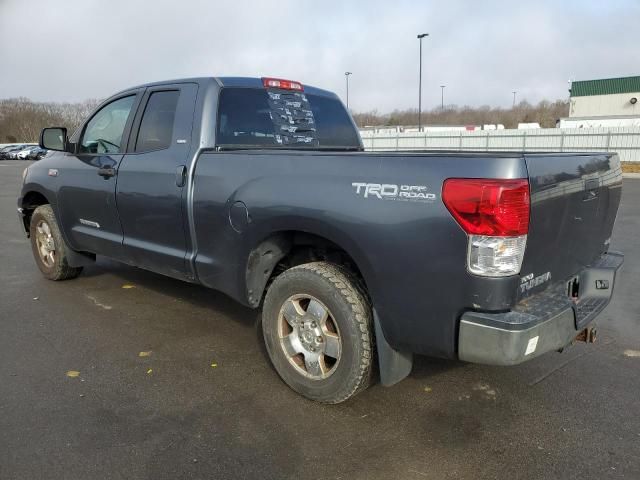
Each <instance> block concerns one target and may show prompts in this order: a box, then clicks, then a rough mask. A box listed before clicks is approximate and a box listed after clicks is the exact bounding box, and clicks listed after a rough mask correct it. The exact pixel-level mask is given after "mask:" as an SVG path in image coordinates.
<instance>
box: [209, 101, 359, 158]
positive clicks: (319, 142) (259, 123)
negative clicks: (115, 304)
mask: <svg viewBox="0 0 640 480" xmlns="http://www.w3.org/2000/svg"><path fill="white" fill-rule="evenodd" d="M217 144H218V146H221V147H225V146H228V147H235V148H243V147H246V148H250V147H254V148H255V147H258V148H311V149H322V148H335V149H342V148H346V149H360V139H359V137H358V133H357V131H356V128H355V127H354V125H353V123H352V121H351V118H350V117H349V114H348V113H347V111H346V110H345V108H344V106H343V105H342V103H340V101H339V100H338V99H336V98H331V97H325V96H322V95H314V94H306V93H301V92H291V91H285V90H278V89H263V88H259V89H258V88H224V89H223V90H222V92H221V93H220V106H219V108H218V132H217Z"/></svg>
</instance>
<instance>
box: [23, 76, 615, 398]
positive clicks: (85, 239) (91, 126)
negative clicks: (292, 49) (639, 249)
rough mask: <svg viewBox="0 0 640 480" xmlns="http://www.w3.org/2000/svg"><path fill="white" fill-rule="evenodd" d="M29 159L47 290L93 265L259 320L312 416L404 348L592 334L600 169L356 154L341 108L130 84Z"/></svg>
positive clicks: (315, 92) (512, 344)
mask: <svg viewBox="0 0 640 480" xmlns="http://www.w3.org/2000/svg"><path fill="white" fill-rule="evenodd" d="M40 144H41V146H42V147H43V148H47V149H51V150H57V152H56V153H55V154H52V155H51V156H49V157H47V158H46V159H43V160H41V161H40V162H37V163H35V164H33V165H31V166H30V167H28V168H27V169H26V170H25V173H24V177H23V178H24V181H23V186H22V190H21V194H20V198H19V199H18V210H19V214H20V219H21V221H22V224H23V226H24V229H25V232H26V234H27V236H30V238H31V246H32V251H33V255H34V258H35V263H36V265H37V266H38V268H39V269H40V271H41V272H42V274H43V275H44V276H45V277H46V278H48V279H51V280H64V279H69V278H73V277H76V276H78V275H79V274H80V272H81V270H82V267H83V266H84V265H89V264H91V263H92V262H93V260H94V259H95V255H96V254H99V255H105V256H108V257H111V258H114V259H116V260H119V261H122V262H125V263H127V264H130V265H136V266H138V267H141V268H144V269H147V270H151V271H154V272H157V273H160V274H163V275H168V276H170V277H174V278H179V279H182V280H185V281H187V282H191V283H197V284H201V285H204V286H206V287H209V288H213V289H217V290H220V291H222V292H224V293H226V294H227V295H229V296H231V297H232V298H234V299H236V300H237V301H239V302H241V303H243V304H244V305H247V306H249V307H252V308H261V309H262V315H261V328H262V333H263V337H264V341H265V344H266V349H267V352H268V354H269V357H270V359H271V361H272V363H273V365H274V367H275V369H276V371H277V372H278V374H279V375H280V376H281V377H282V379H283V380H284V382H286V383H287V384H288V385H289V386H290V387H291V388H292V389H294V390H295V391H297V392H298V393H300V394H302V395H304V396H305V397H307V398H310V399H313V400H317V401H320V402H327V403H338V402H342V401H344V400H346V399H348V398H350V397H351V396H353V395H355V394H356V393H358V392H360V391H362V390H363V389H365V388H366V387H367V385H368V384H369V382H370V381H371V378H372V369H373V367H374V363H377V364H378V367H379V369H380V379H381V381H382V383H383V384H384V385H390V384H393V383H395V382H397V381H399V380H401V379H402V378H404V377H405V376H406V375H407V374H408V373H409V372H410V370H411V366H412V358H413V354H423V355H431V356H435V357H444V358H452V359H460V360H464V361H467V362H475V363H483V364H492V365H514V364H517V363H521V362H524V361H527V360H530V359H532V358H535V357H537V356H539V355H541V354H543V353H545V352H550V351H556V350H559V349H563V348H564V347H566V346H567V345H568V344H570V343H571V342H573V341H574V339H578V338H583V339H589V340H591V339H593V330H592V329H591V322H592V320H593V319H594V318H595V317H596V316H597V315H598V314H599V313H600V312H601V311H602V309H604V307H605V306H606V305H607V304H608V302H609V300H610V298H611V294H612V291H613V286H614V280H615V274H616V271H617V270H618V268H619V267H620V265H621V264H622V261H623V256H622V255H621V254H619V253H615V252H609V243H610V238H611V232H612V229H613V224H614V220H615V217H616V212H617V210H618V205H619V202H620V197H621V191H622V188H621V187H622V173H621V168H620V161H619V159H618V156H617V155H616V154H615V153H584V152H581V153H544V154H530V153H506V152H478V153H472V152H450V153H443V152H429V153H427V152H420V151H417V152H416V151H407V152H365V151H363V147H362V142H361V140H360V137H359V134H358V130H357V128H356V126H355V124H354V122H353V120H352V119H351V117H350V116H349V114H348V112H347V110H346V108H345V107H344V105H343V104H342V103H341V102H340V100H339V99H338V97H337V96H336V95H335V94H333V93H331V92H328V91H325V90H321V89H318V88H314V87H310V86H307V85H302V84H300V83H299V82H295V81H289V80H280V79H274V78H263V79H254V78H200V79H188V80H182V81H173V82H166V83H152V84H147V85H144V86H140V87H136V88H131V89H129V90H125V91H123V92H121V93H118V94H116V95H115V96H113V97H111V98H110V99H108V100H106V101H105V102H104V103H103V104H102V105H100V106H99V107H98V109H97V110H96V111H95V112H94V113H93V114H92V115H91V116H90V117H89V118H88V119H87V120H86V121H85V123H84V125H83V126H82V127H81V128H80V129H79V130H78V132H77V133H76V134H74V135H73V136H72V137H71V138H68V137H67V132H66V130H65V129H63V128H48V129H45V130H43V132H42V135H41V141H40ZM116 179H117V182H116ZM374 345H375V348H374ZM374 351H375V352H376V354H374ZM238 381H243V380H242V379H238Z"/></svg>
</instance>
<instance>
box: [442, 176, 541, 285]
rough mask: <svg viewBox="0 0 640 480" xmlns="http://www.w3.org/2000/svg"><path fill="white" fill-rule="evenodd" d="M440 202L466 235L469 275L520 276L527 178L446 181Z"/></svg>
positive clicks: (527, 209) (527, 207) (526, 225)
mask: <svg viewBox="0 0 640 480" xmlns="http://www.w3.org/2000/svg"><path fill="white" fill-rule="evenodd" d="M442 201H443V202H444V204H445V206H446V207H447V209H448V210H449V211H450V212H451V215H453V217H454V218H455V219H456V221H457V222H458V224H459V225H460V226H461V227H462V229H463V230H464V231H465V232H466V233H467V234H468V235H469V248H468V252H467V268H468V269H469V271H470V272H471V273H474V274H476V275H483V276H489V277H502V276H507V275H516V274H518V273H520V268H521V266H522V259H523V258H524V250H525V247H526V244H527V233H528V232H529V212H530V208H531V205H530V198H529V182H528V180H527V179H517V180H495V179H478V178H450V179H448V180H446V181H445V182H444V185H443V187H442Z"/></svg>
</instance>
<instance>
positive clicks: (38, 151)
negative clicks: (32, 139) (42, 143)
mask: <svg viewBox="0 0 640 480" xmlns="http://www.w3.org/2000/svg"><path fill="white" fill-rule="evenodd" d="M46 153H47V150H45V149H44V148H41V147H39V146H38V145H35V146H31V147H28V148H26V149H24V150H21V151H20V152H18V155H17V157H18V159H20V160H40V159H41V158H42V157H44V156H45V155H46Z"/></svg>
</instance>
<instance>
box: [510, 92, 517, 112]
mask: <svg viewBox="0 0 640 480" xmlns="http://www.w3.org/2000/svg"><path fill="white" fill-rule="evenodd" d="M511 93H513V108H516V93H518V91H517V90H514V91H513V92H511Z"/></svg>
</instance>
